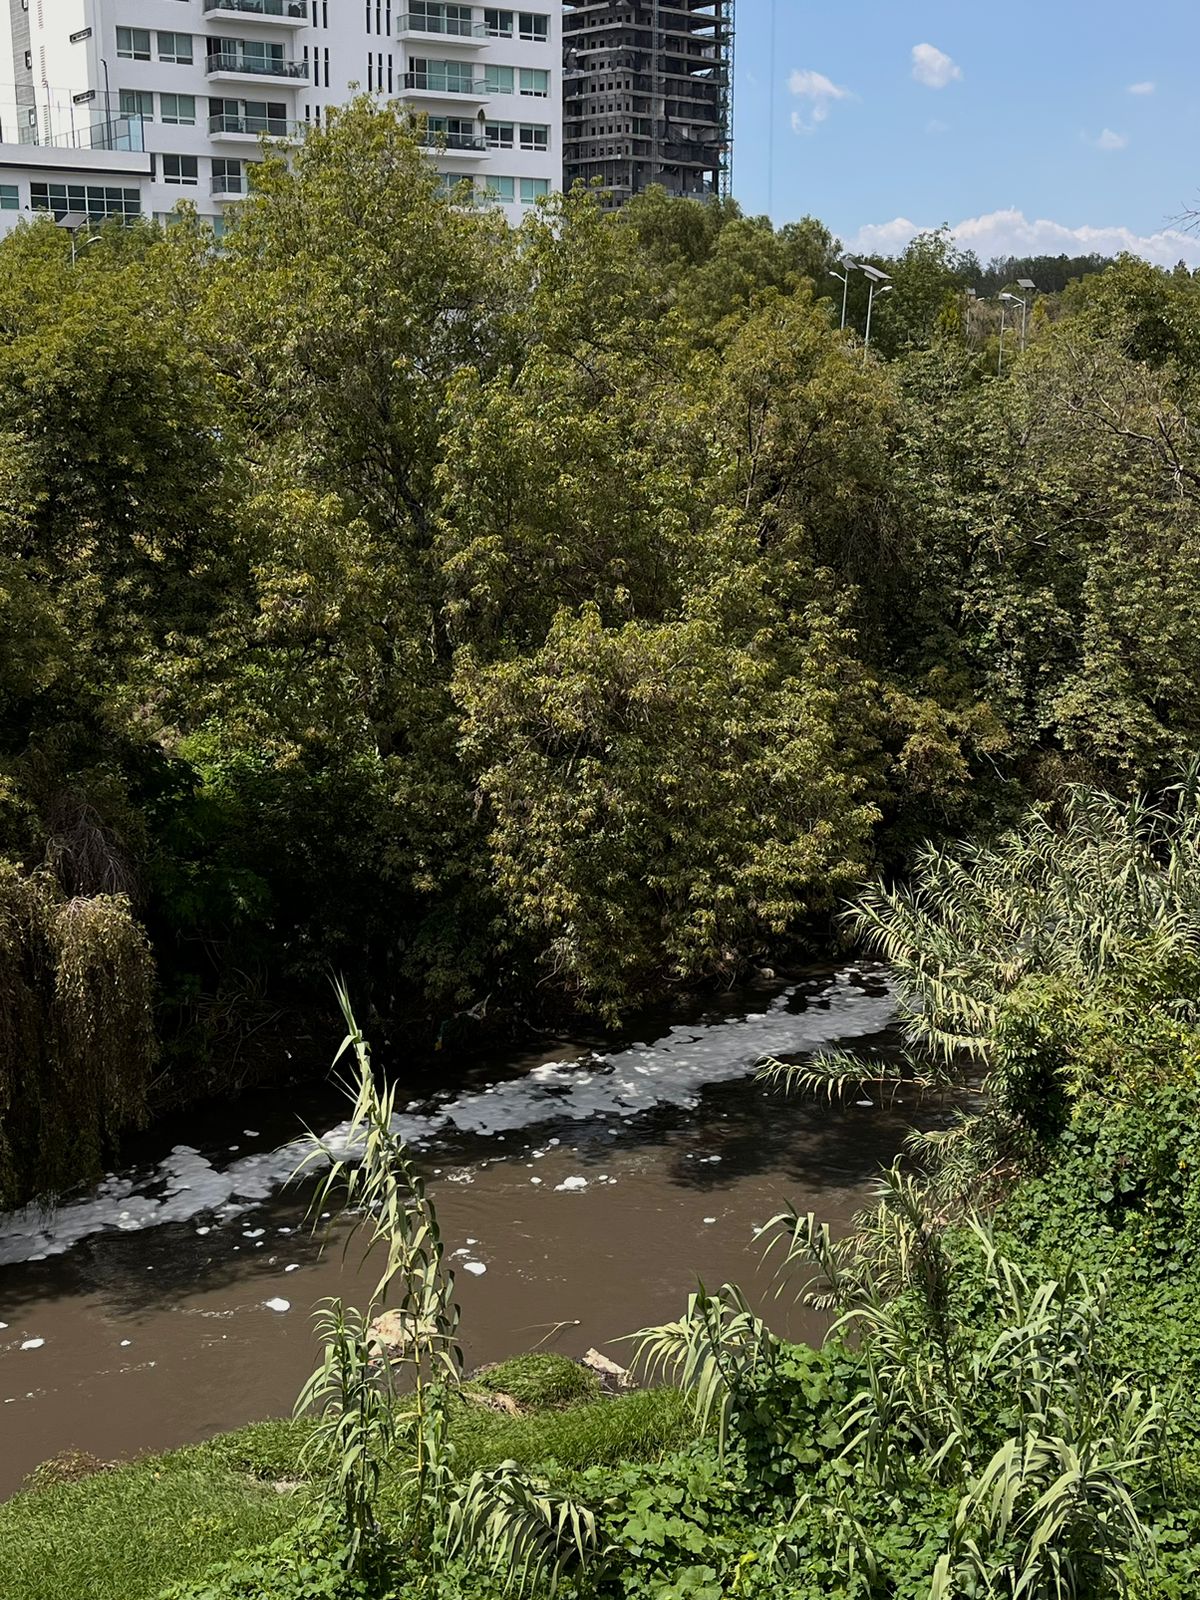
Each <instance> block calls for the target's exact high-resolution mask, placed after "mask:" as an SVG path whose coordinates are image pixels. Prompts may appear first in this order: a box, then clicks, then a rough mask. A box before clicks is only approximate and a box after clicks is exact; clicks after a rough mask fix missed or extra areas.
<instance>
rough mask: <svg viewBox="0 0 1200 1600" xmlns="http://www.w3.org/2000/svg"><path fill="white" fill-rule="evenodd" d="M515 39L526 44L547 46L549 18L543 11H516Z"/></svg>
mask: <svg viewBox="0 0 1200 1600" xmlns="http://www.w3.org/2000/svg"><path fill="white" fill-rule="evenodd" d="M517 37H518V39H523V40H524V41H525V43H526V44H549V43H550V18H549V17H548V16H547V14H546V13H545V12H544V11H518V12H517Z"/></svg>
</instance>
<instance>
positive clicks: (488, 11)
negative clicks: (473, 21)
mask: <svg viewBox="0 0 1200 1600" xmlns="http://www.w3.org/2000/svg"><path fill="white" fill-rule="evenodd" d="M505 18H507V19H508V20H507V22H505ZM513 24H514V17H513V13H512V12H511V11H504V10H501V9H500V8H499V7H497V6H484V8H483V31H484V34H485V36H486V37H487V38H489V39H511V38H512V36H513Z"/></svg>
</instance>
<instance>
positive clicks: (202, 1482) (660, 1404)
mask: <svg viewBox="0 0 1200 1600" xmlns="http://www.w3.org/2000/svg"><path fill="white" fill-rule="evenodd" d="M688 1419H689V1412H688V1409H687V1406H686V1403H685V1402H684V1401H683V1400H682V1398H681V1397H680V1396H679V1395H678V1394H676V1393H675V1392H674V1391H673V1390H668V1389H662V1390H650V1391H646V1392H638V1393H634V1394H628V1395H621V1396H619V1397H618V1398H616V1399H613V1400H605V1401H596V1402H594V1403H592V1404H589V1405H584V1406H577V1407H573V1408H571V1409H568V1410H549V1411H542V1412H536V1413H534V1414H532V1415H530V1416H527V1417H506V1416H502V1415H499V1414H497V1413H495V1412H492V1411H488V1410H485V1409H483V1408H481V1407H475V1406H471V1405H464V1406H463V1407H462V1409H461V1410H460V1411H458V1412H457V1414H456V1416H455V1419H454V1426H453V1438H454V1443H455V1446H456V1449H457V1465H458V1468H459V1470H460V1471H464V1472H465V1471H471V1470H473V1469H474V1468H476V1467H480V1466H488V1465H492V1464H494V1463H496V1462H498V1461H504V1460H514V1461H517V1462H519V1463H521V1464H522V1465H525V1466H532V1465H534V1464H535V1463H537V1462H541V1461H548V1460H555V1461H558V1462H559V1463H561V1464H562V1465H563V1466H565V1467H585V1466H590V1465H594V1464H595V1463H597V1462H600V1463H603V1462H616V1461H622V1460H634V1459H645V1458H648V1457H653V1456H656V1455H658V1454H659V1453H660V1452H661V1451H663V1450H665V1449H669V1448H671V1447H672V1446H674V1445H677V1444H679V1443H680V1442H682V1440H683V1439H684V1438H686V1437H687V1435H688V1433H689V1431H690V1430H689V1425H688ZM307 1431H308V1430H307V1425H306V1424H303V1423H295V1422H282V1421H280V1422H262V1423H253V1424H252V1425H251V1426H249V1427H247V1428H241V1429H239V1430H238V1431H237V1432H236V1433H230V1434H224V1435H222V1436H220V1437H219V1438H216V1439H213V1440H211V1441H209V1442H208V1443H207V1444H201V1445H194V1446H191V1447H190V1448H188V1449H186V1450H175V1451H172V1452H170V1453H169V1454H167V1455H162V1456H146V1457H143V1458H142V1459H141V1460H139V1461H136V1462H133V1463H131V1464H130V1465H129V1466H125V1467H121V1468H119V1469H118V1470H116V1471H114V1472H106V1473H100V1474H98V1475H97V1476H95V1477H92V1478H87V1479H85V1480H84V1481H82V1482H78V1483H57V1484H53V1485H51V1486H49V1487H47V1488H43V1489H39V1490H37V1491H36V1492H29V1493H24V1494H19V1495H17V1496H15V1497H14V1498H13V1499H12V1500H10V1501H8V1502H7V1503H6V1504H4V1505H0V1597H2V1600H154V1596H156V1595H157V1594H158V1593H159V1591H160V1590H161V1589H163V1588H165V1587H166V1585H167V1584H169V1583H173V1582H179V1581H181V1580H184V1579H189V1578H198V1577H199V1576H200V1575H201V1574H202V1573H203V1571H204V1570H205V1568H206V1567H208V1566H209V1565H210V1564H211V1563H213V1562H214V1561H222V1560H226V1559H228V1557H229V1556H230V1555H231V1554H232V1553H233V1552H234V1551H237V1550H244V1549H248V1548H251V1547H253V1546H255V1545H259V1544H263V1543H265V1542H266V1541H267V1540H269V1539H272V1538H274V1537H275V1535H276V1534H278V1533H281V1532H283V1531H284V1530H285V1529H286V1528H287V1527H289V1526H290V1525H291V1524H292V1523H293V1522H294V1521H295V1520H296V1519H297V1518H298V1517H299V1516H301V1515H303V1514H304V1512H305V1510H306V1509H307V1508H308V1506H309V1504H310V1503H311V1502H310V1498H309V1495H308V1493H307V1491H306V1490H304V1489H303V1488H301V1489H299V1490H298V1491H297V1492H295V1493H291V1494H286V1495H281V1494H278V1493H277V1492H276V1490H275V1489H274V1487H273V1482H274V1481H279V1480H294V1479H297V1478H299V1477H301V1476H302V1474H301V1471H300V1466H299V1461H298V1456H299V1451H300V1447H301V1445H302V1443H303V1441H304V1437H305V1434H306V1433H307ZM387 1504H388V1494H387V1491H386V1490H385V1492H384V1496H383V1501H382V1505H381V1511H382V1512H383V1515H384V1517H385V1518H386V1514H387Z"/></svg>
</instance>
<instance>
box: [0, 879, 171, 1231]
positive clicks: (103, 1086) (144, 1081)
mask: <svg viewBox="0 0 1200 1600" xmlns="http://www.w3.org/2000/svg"><path fill="white" fill-rule="evenodd" d="M152 994H153V972H152V967H151V960H150V952H149V949H148V946H147V941H146V937H145V934H144V933H143V931H142V929H141V928H140V927H139V926H138V924H137V922H136V921H135V920H134V918H133V916H132V914H131V907H130V904H129V901H128V899H127V898H126V897H125V896H124V895H90V896H76V897H74V898H70V899H68V898H67V896H66V895H65V894H64V893H63V892H62V890H61V889H60V887H59V885H58V882H57V880H56V879H55V877H54V876H53V875H52V874H50V873H45V872H43V873H38V874H32V875H31V874H27V873H24V872H22V871H21V870H20V869H19V868H18V867H16V866H15V865H14V864H12V863H11V862H7V861H5V860H3V858H0V1207H2V1206H6V1205H11V1204H13V1203H15V1202H16V1201H17V1200H19V1199H21V1198H22V1197H23V1196H26V1195H30V1194H47V1193H52V1192H54V1191H56V1190H61V1189H63V1188H66V1187H69V1186H70V1184H71V1183H72V1182H74V1181H76V1180H77V1179H78V1178H79V1177H82V1176H89V1177H96V1176H99V1174H100V1172H101V1171H102V1167H101V1162H102V1160H103V1158H104V1156H105V1155H106V1154H107V1153H109V1152H111V1150H112V1149H113V1148H114V1147H115V1144H116V1140H117V1137H118V1135H119V1134H120V1133H121V1132H122V1131H123V1130H124V1129H126V1128H128V1127H130V1126H136V1125H137V1124H138V1123H139V1122H140V1121H142V1120H143V1119H144V1117H145V1112H146V1096H147V1089H148V1085H149V1079H150V1072H151V1068H152V1067H153V1064H154V1060H155V1053H156V1052H155V1041H154V1036H153V1032H152V1026H151V1020H150V1006H151V999H152ZM33 1062H39V1063H40V1071H31V1070H30V1064H31V1063H33Z"/></svg>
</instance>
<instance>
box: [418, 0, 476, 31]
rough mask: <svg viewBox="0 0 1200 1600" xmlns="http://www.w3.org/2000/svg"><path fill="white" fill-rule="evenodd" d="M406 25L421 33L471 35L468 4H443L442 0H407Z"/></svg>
mask: <svg viewBox="0 0 1200 1600" xmlns="http://www.w3.org/2000/svg"><path fill="white" fill-rule="evenodd" d="M408 25H409V27H410V28H416V29H417V30H419V31H420V32H421V33H453V34H459V35H461V36H463V37H466V38H469V37H470V35H471V8H470V6H456V5H444V4H443V3H442V0H409V7H408Z"/></svg>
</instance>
